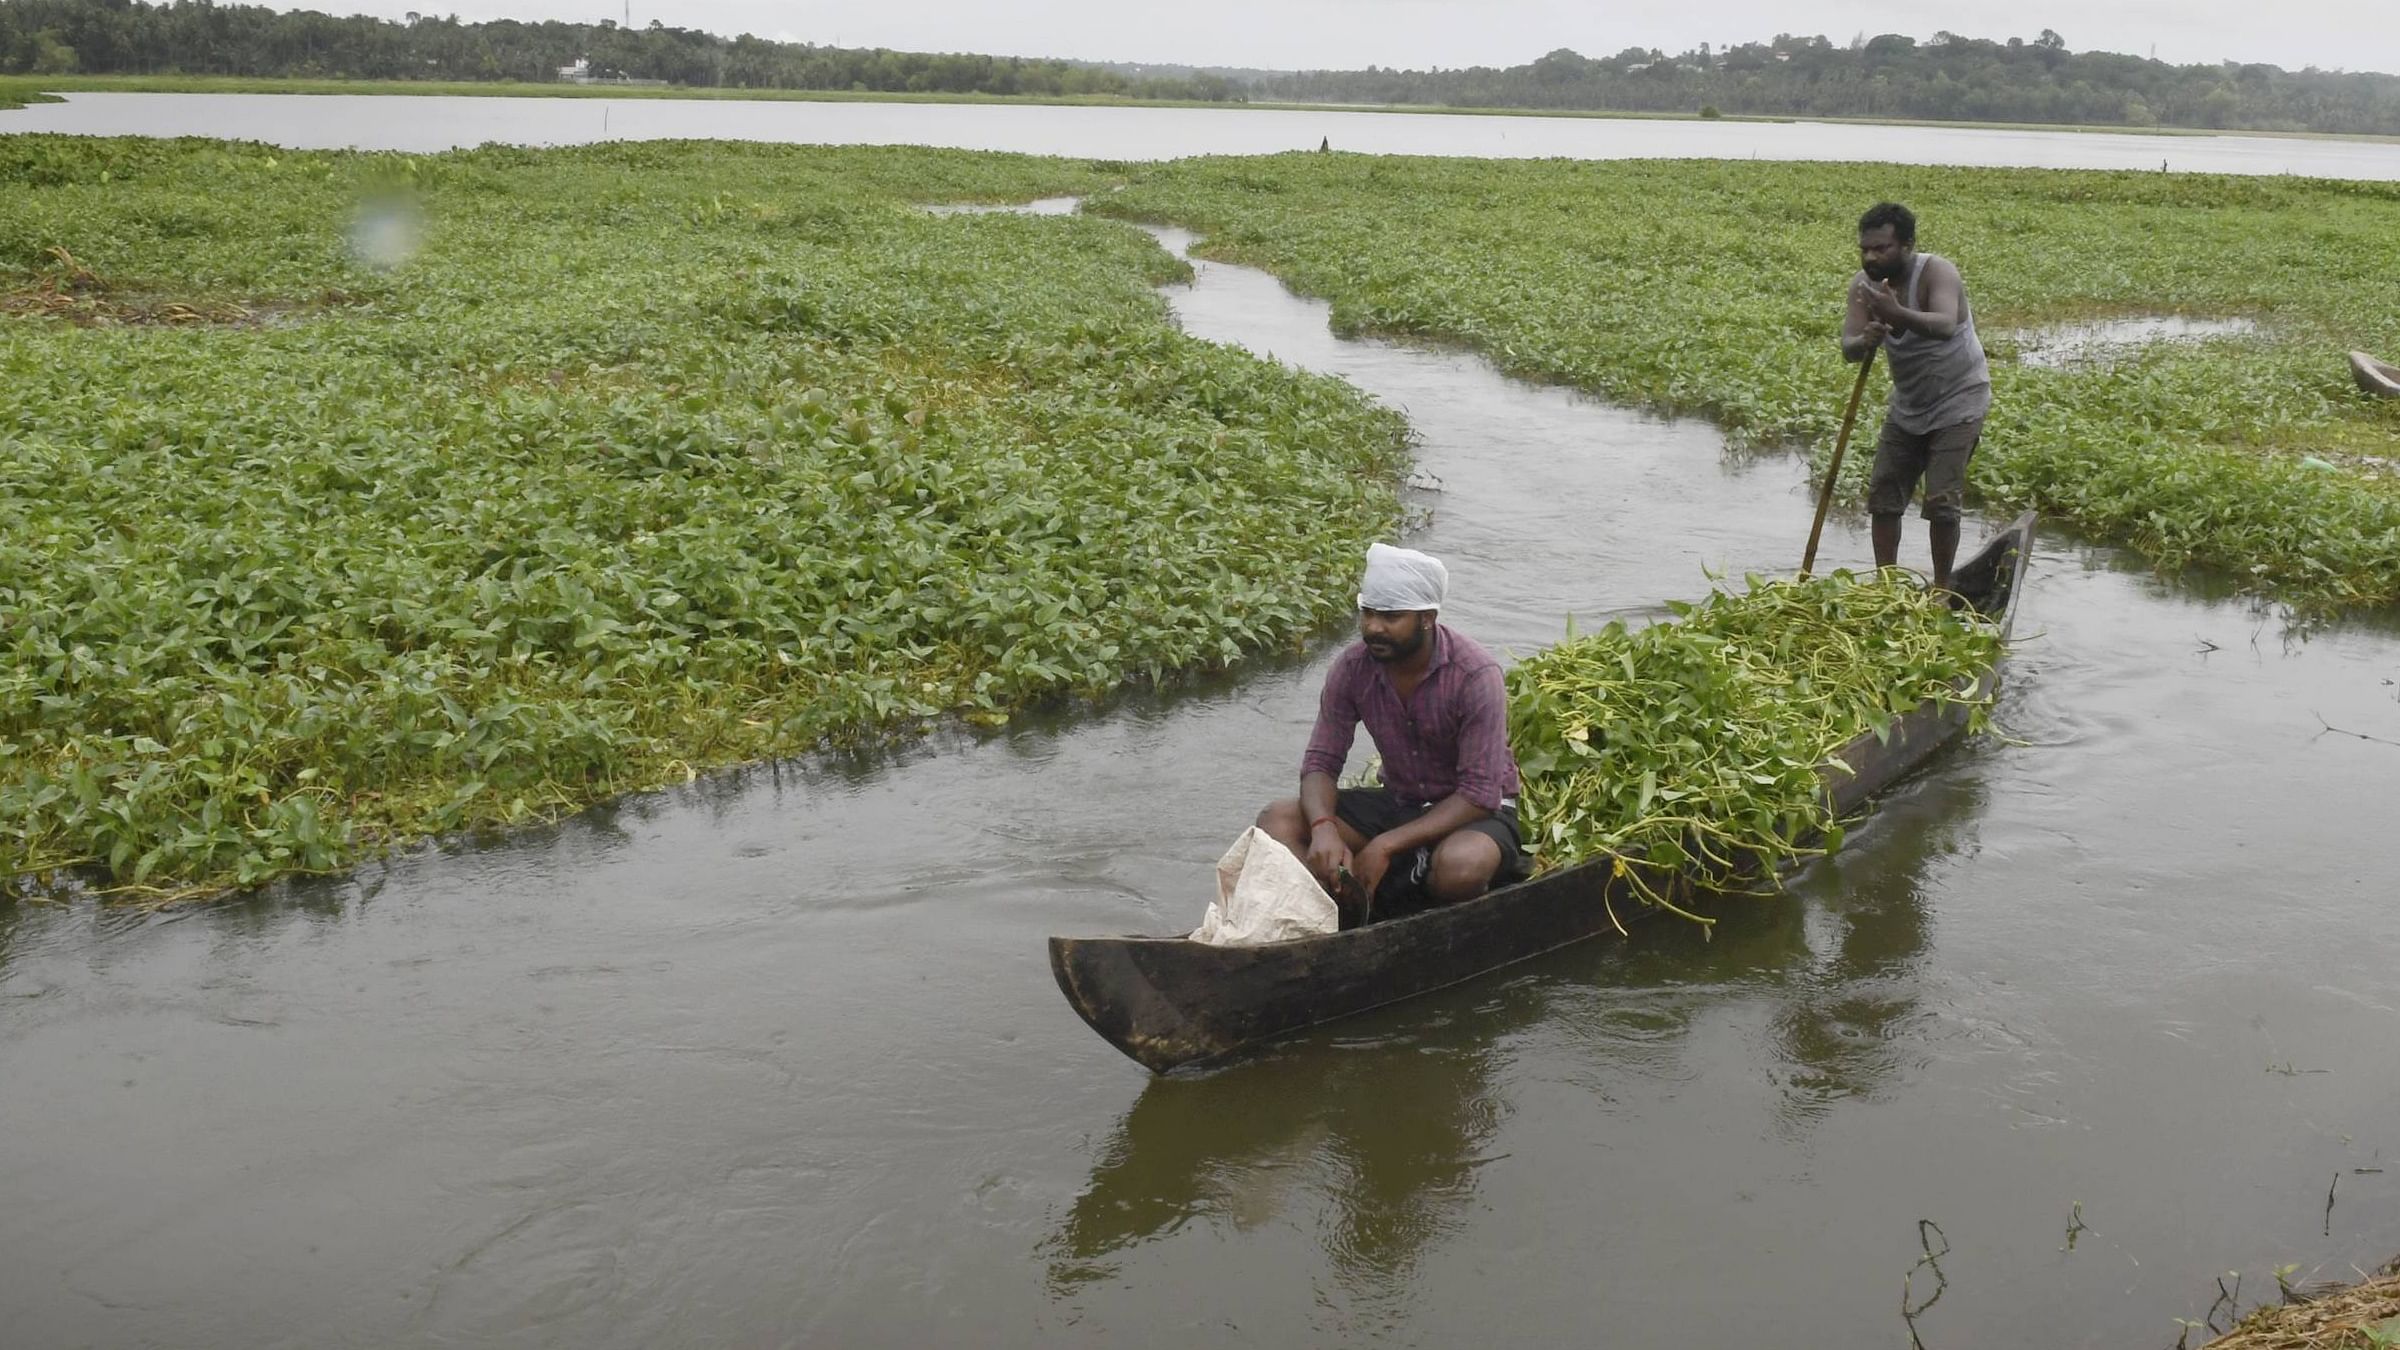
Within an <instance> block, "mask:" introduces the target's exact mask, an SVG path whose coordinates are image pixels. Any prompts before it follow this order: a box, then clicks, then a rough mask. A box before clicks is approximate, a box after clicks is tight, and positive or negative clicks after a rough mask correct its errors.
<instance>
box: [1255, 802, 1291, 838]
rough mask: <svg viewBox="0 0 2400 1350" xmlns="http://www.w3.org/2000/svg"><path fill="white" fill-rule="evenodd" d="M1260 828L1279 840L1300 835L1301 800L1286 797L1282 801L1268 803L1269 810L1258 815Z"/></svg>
mask: <svg viewBox="0 0 2400 1350" xmlns="http://www.w3.org/2000/svg"><path fill="white" fill-rule="evenodd" d="M1258 828H1260V829H1262V830H1265V831H1266V832H1267V833H1269V834H1271V835H1274V836H1275V837H1276V838H1278V839H1288V838H1290V837H1292V836H1293V835H1295V834H1298V833H1299V832H1300V799H1299V798H1297V797H1286V798H1284V799H1283V800H1282V801H1279V802H1270V803H1268V805H1267V809H1266V810H1264V811H1261V812H1259V813H1258Z"/></svg>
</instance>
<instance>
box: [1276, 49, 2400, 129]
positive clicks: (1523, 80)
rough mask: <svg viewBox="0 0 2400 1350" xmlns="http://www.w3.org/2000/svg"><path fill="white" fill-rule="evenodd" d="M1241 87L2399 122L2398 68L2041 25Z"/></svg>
mask: <svg viewBox="0 0 2400 1350" xmlns="http://www.w3.org/2000/svg"><path fill="white" fill-rule="evenodd" d="M1249 92H1250V94H1251V96H1252V97H1253V98H1271V99H1285V100H1296V101H1323V102H1341V103H1428V104H1448V105H1451V106H1456V107H1500V108H1559V109H1589V110H1608V111H1621V112H1685V113H1689V112H1698V111H1700V110H1702V109H1704V108H1715V109H1717V110H1718V111H1720V112H1723V113H1738V114H1754V115H1761V116H1783V117H1888V118H1914V119H1924V120H1929V121H1961V122H2062V123H2078V124H2083V125H2096V126H2128V127H2151V126H2176V127H2206V128H2215V129H2221V130H2241V131H2322V132H2369V133H2381V134H2385V135H2391V134H2395V133H2400V78H2395V77H2393V76H2390V75H2375V74H2344V73H2341V72H2335V71H2323V70H2317V69H2314V68H2313V67H2312V68H2310V69H2307V70H2302V71H2287V70H2284V69H2281V68H2280V67H2276V66H2269V65H2242V64H2239V63H2236V62H2230V61H2229V62H2225V63H2222V64H2219V65H2191V66H2177V65H2169V64H2168V63H2166V62H2164V61H2154V60H2148V59H2145V58H2142V57H2138V56H2121V55H2117V54H2114V53H2109V52H2080V53H2078V52H2071V51H2068V50H2067V44H2066V41H2065V39H2063V38H2061V37H2060V36H2059V35H2058V34H2057V33H2055V32H2053V31H2051V30H2049V29H2043V30H2042V32H2041V35H2040V36H2038V37H2036V38H2034V39H2032V40H2031V41H2027V40H2025V39H2021V38H2010V39H2009V40H2007V41H2006V42H1992V41H1987V40H1984V39H1980V38H1967V37H1960V36H1959V35H1958V34H1956V33H1947V32H1944V33H1936V34H1934V35H1933V37H1932V38H1931V39H1930V40H1928V41H1925V42H1918V41H1917V40H1916V39H1915V38H1911V37H1904V36H1902V35H1900V34H1897V33H1886V34H1884V35H1883V36H1881V37H1876V38H1868V37H1866V36H1864V35H1863V34H1862V35H1861V36H1859V37H1858V38H1855V39H1853V40H1852V41H1851V42H1850V44H1849V45H1847V46H1837V45H1835V44H1834V43H1832V42H1829V41H1827V40H1826V39H1824V38H1822V37H1794V36H1792V35H1790V34H1780V35H1778V36H1777V37H1776V38H1775V40H1774V41H1772V42H1752V43H1746V44H1744V45H1742V46H1739V47H1729V48H1726V49H1725V50H1723V51H1712V50H1710V48H1709V46H1708V44H1706V43H1702V44H1701V45H1700V46H1698V47H1696V48H1694V49H1692V50H1691V51H1687V52H1683V53H1680V54H1677V55H1673V56H1670V55H1668V54H1667V53H1665V52H1662V51H1660V50H1658V49H1656V48H1642V47H1630V48H1627V49H1626V50H1624V51H1621V52H1619V53H1617V54H1616V55H1614V56H1608V57H1600V58H1591V57H1585V56H1581V55H1578V54H1577V53H1575V52H1572V51H1567V50H1564V49H1561V50H1558V51H1554V52H1552V53H1550V54H1549V55H1548V56H1545V57H1542V58H1541V59H1540V60H1538V61H1534V62H1532V63H1531V64H1528V65H1522V66H1511V67H1508V68H1507V69H1495V68H1492V67H1488V66H1478V67H1474V68H1471V69H1465V70H1432V71H1416V70H1378V69H1374V68H1372V67H1370V68H1368V69H1366V70H1341V71H1308V72H1304V73H1299V74H1291V75H1279V76H1272V77H1268V78H1265V79H1261V80H1257V81H1255V82H1253V83H1252V84H1251V85H1250V88H1249Z"/></svg>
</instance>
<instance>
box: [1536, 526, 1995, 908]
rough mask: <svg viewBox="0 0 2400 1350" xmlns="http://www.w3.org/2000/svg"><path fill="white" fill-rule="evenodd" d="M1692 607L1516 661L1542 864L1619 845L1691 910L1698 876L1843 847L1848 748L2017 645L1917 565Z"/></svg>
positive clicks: (1720, 875) (1770, 873)
mask: <svg viewBox="0 0 2400 1350" xmlns="http://www.w3.org/2000/svg"><path fill="white" fill-rule="evenodd" d="M1673 611H1674V615H1675V620H1674V621H1673V622H1668V623H1656V624H1651V625H1649V626H1647V627H1644V628H1639V629H1633V630H1628V629H1627V628H1626V627H1625V626H1624V625H1623V624H1620V623H1612V624H1610V625H1608V626H1607V627H1606V628H1603V629H1601V630H1600V631H1599V632H1597V633H1590V634H1586V635H1583V636H1580V637H1578V636H1574V635H1569V637H1568V638H1567V640H1566V641H1563V642H1561V643H1559V644H1557V645H1556V646H1553V647H1550V648H1547V649H1545V650H1543V651H1540V652H1536V653H1534V654H1533V655H1531V656H1528V657H1526V658H1525V659H1524V660H1522V661H1520V662H1519V663H1518V664H1517V665H1516V667H1515V668H1514V669H1512V670H1510V671H1509V675H1508V684H1509V710H1508V717H1509V740H1510V743H1511V745H1512V747H1513V748H1514V750H1515V751H1516V755H1517V767H1518V770H1519V772H1520V773H1522V774H1523V776H1524V794H1523V819H1524V822H1525V838H1526V841H1527V843H1528V844H1529V845H1530V846H1531V847H1533V848H1534V850H1535V851H1536V853H1537V854H1538V855H1539V856H1540V857H1541V860H1542V865H1543V866H1544V867H1545V868H1547V867H1556V866H1562V865H1564V864H1567V863H1573V862H1580V861H1584V860H1586V859H1591V858H1611V859H1614V860H1615V864H1614V865H1615V868H1616V872H1617V875H1619V876H1621V877H1624V878H1625V879H1626V880H1627V881H1628V882H1629V883H1630V884H1631V885H1632V888H1633V890H1634V893H1635V894H1636V895H1638V896H1640V897H1641V898H1642V900H1643V901H1644V902H1645V903H1648V904H1652V905H1657V906H1660V907H1662V908H1665V909H1668V910H1670V911H1672V912H1674V913H1677V914H1680V915H1683V916H1684V917H1685V918H1690V919H1696V920H1697V921H1698V922H1701V923H1703V924H1706V923H1713V922H1714V920H1711V919H1707V918H1702V917H1700V916H1698V915H1695V914H1693V913H1692V912H1691V911H1690V910H1688V909H1687V908H1685V905H1686V904H1687V903H1688V901H1689V899H1690V894H1691V888H1692V886H1693V884H1694V882H1695V880H1697V881H1699V882H1700V883H1701V884H1708V883H1715V884H1719V885H1723V884H1727V883H1734V882H1736V881H1737V880H1738V879H1739V878H1740V877H1742V876H1744V875H1748V876H1750V877H1752V878H1753V879H1756V880H1761V881H1763V882H1764V883H1765V884H1772V883H1773V879H1774V877H1775V876H1776V873H1777V869H1779V868H1781V867H1783V866H1785V865H1786V864H1789V863H1792V862H1796V861H1798V860H1799V859H1801V858H1803V857H1807V856H1813V855H1815V854H1817V853H1821V852H1830V851H1832V850H1834V849H1838V848H1840V847H1841V843H1842V826H1841V822H1840V821H1839V820H1838V819H1837V818H1836V817H1835V816H1834V814H1833V813H1832V811H1831V809H1830V804H1829V799H1828V798H1827V797H1826V795H1825V792H1824V776H1825V775H1828V774H1842V773H1846V772H1849V767H1848V766H1846V765H1843V764H1842V763H1841V762H1840V760H1839V758H1838V752H1839V751H1840V750H1841V749H1842V747H1844V746H1846V745H1848V744H1849V743H1850V742H1851V741H1853V740H1855V739H1857V738H1858V737H1860V736H1862V735H1866V734H1868V733H1869V732H1872V733H1874V734H1875V735H1877V736H1882V735H1885V734H1887V733H1888V732H1889V731H1890V729H1891V725H1892V721H1893V719H1894V718H1896V717H1898V716H1899V715H1901V714H1903V713H1906V712H1908V711H1909V710H1910V709H1912V708H1915V707H1917V706H1918V705H1920V704H1927V703H1930V704H1935V705H1948V704H1957V703H1973V704H1974V707H1975V709H1976V711H1975V713H1974V716H1975V717H1977V718H1980V717H1981V715H1982V711H1981V709H1982V705H1981V704H1980V703H1976V702H1974V698H1973V696H1971V695H1966V694H1962V693H1961V689H1962V687H1963V688H1966V689H1972V688H1973V687H1974V685H1975V682H1976V681H1977V680H1979V679H1981V678H1982V677H1983V676H1984V675H1985V674H1987V673H1988V672H1989V671H1990V670H1991V669H1992V667H1993V666H1994V664H1995V663H1996V662H1997V661H1998V659H1999V654H2000V639H1999V636H1998V635H1997V634H1996V633H1995V632H1994V631H1993V630H1992V629H1990V628H1988V627H1986V626H1984V625H1981V624H1976V623H1970V622H1966V621H1964V620H1962V619H1961V618H1960V617H1959V616H1958V615H1956V614H1954V613H1953V612H1952V611H1951V610H1950V607H1949V606H1948V605H1946V604H1943V603H1942V602H1941V600H1940V599H1939V598H1938V597H1935V596H1933V595H1930V594H1929V593H1928V592H1926V591H1925V590H1924V589H1923V588H1922V587H1921V586H1919V585H1918V584H1917V582H1916V581H1915V580H1914V579H1913V578H1910V577H1907V576H1906V575H1904V574H1901V573H1897V572H1894V573H1888V574H1883V575H1876V576H1866V577H1861V576H1856V575H1853V574H1851V573H1848V572H1837V573H1834V574H1832V575H1830V576H1824V577H1817V578H1813V579H1809V580H1805V581H1761V580H1759V579H1757V578H1752V579H1751V580H1750V581H1749V583H1748V584H1747V586H1746V587H1744V588H1743V589H1742V590H1740V591H1729V590H1720V591H1717V592H1715V593H1713V594H1711V595H1710V596H1709V597H1708V599H1706V600H1705V601H1702V602H1701V603H1699V604H1696V605H1686V604H1677V605H1675V606H1673Z"/></svg>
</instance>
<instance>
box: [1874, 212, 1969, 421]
mask: <svg viewBox="0 0 2400 1350" xmlns="http://www.w3.org/2000/svg"><path fill="white" fill-rule="evenodd" d="M1932 256H1933V255H1932V254H1930V253H1920V254H1918V255H1917V257H1916V261H1915V262H1914V263H1913V264H1911V265H1910V267H1909V269H1908V287H1907V289H1906V290H1905V291H1903V292H1902V294H1901V296H1900V303H1901V304H1903V305H1905V306H1907V307H1908V308H1910V309H1921V308H1923V305H1922V303H1921V301H1920V298H1919V296H1918V292H1919V291H1920V290H1921V289H1922V287H1923V284H1924V279H1925V262H1926V260H1927V259H1929V258H1931V257H1932ZM1883 350H1884V354H1885V355H1887V356H1889V357H1891V360H1892V404H1891V410H1890V412H1889V414H1888V416H1889V417H1890V418H1891V421H1892V425H1894V426H1896V427H1898V428H1900V429H1901V430H1902V431H1905V432H1907V433H1909V434H1910V435H1912V436H1922V435H1924V434H1925V433H1926V432H1929V431H1939V430H1941V429H1942V428H1943V427H1951V426H1957V425H1958V424H1959V423H1961V422H1971V421H1973V420H1974V419H1976V418H1978V417H1981V416H1983V415H1984V414H1985V413H1988V412H1990V411H1991V410H1992V371H1991V367H1989V366H1987V365H1985V364H1984V360H1983V342H1982V340H1981V339H1979V338H1977V337H1976V336H1975V307H1974V306H1973V305H1971V304H1969V303H1968V302H1967V295H1966V283H1965V282H1963V281H1962V282H1960V283H1959V296H1958V331H1957V332H1955V333H1952V334H1951V335H1950V336H1948V337H1946V338H1930V337H1927V336H1925V335H1924V334H1923V333H1893V334H1892V335H1891V336H1890V337H1887V338H1885V339H1884V340H1883Z"/></svg>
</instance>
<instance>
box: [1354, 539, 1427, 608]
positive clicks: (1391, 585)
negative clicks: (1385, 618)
mask: <svg viewBox="0 0 2400 1350" xmlns="http://www.w3.org/2000/svg"><path fill="white" fill-rule="evenodd" d="M1449 594H1450V569H1448V568H1446V567H1444V566H1442V560H1441V559H1439V558H1436V557H1434V556H1433V555H1432V554H1430V553H1419V552H1417V551H1416V550H1415V549H1413V548H1393V547H1392V546H1391V545H1390V544H1369V545H1367V577H1366V580H1364V581H1362V582H1360V583H1359V584H1358V607H1359V608H1360V609H1393V610H1401V609H1440V608H1441V607H1442V601H1443V600H1444V599H1445V598H1446V597H1447V596H1448V595H1449Z"/></svg>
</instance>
